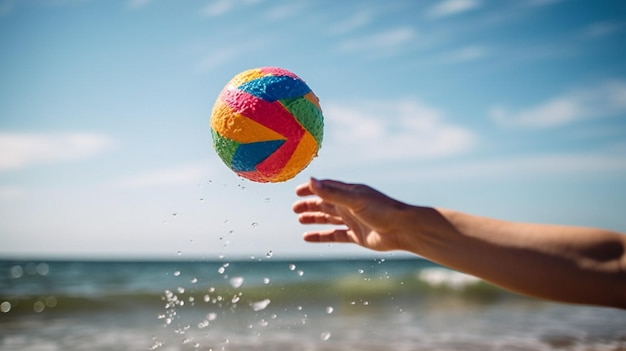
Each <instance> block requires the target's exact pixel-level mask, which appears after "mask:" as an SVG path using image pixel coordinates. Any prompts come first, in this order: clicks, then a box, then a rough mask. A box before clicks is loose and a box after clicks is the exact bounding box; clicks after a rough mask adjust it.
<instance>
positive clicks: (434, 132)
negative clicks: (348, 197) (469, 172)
mask: <svg viewBox="0 0 626 351" xmlns="http://www.w3.org/2000/svg"><path fill="white" fill-rule="evenodd" d="M324 111H325V115H326V116H327V117H328V118H327V121H328V125H329V126H328V128H327V130H328V131H329V132H328V134H329V135H328V137H327V144H328V145H327V147H326V149H328V148H332V149H333V155H335V156H337V155H338V154H341V155H340V156H337V158H338V159H342V160H353V161H363V160H367V161H368V162H375V161H380V160H399V159H401V160H411V159H428V158H437V157H446V156H450V155H455V154H460V153H463V152H466V151H468V150H470V149H472V147H473V146H475V144H476V141H477V140H476V139H477V138H476V136H475V135H474V133H473V132H472V131H470V130H469V129H466V128H464V127H462V126H460V125H455V124H453V123H451V122H448V121H446V119H445V118H444V115H443V113H442V112H441V111H439V110H437V109H436V108H433V107H430V106H428V105H426V104H423V103H422V102H420V101H418V100H413V99H411V100H400V101H379V102H368V103H362V104H358V105H357V104H355V105H344V104H332V103H331V104H327V105H326V106H325V108H324ZM359 155H361V156H359ZM359 157H361V158H362V160H360V159H359Z"/></svg>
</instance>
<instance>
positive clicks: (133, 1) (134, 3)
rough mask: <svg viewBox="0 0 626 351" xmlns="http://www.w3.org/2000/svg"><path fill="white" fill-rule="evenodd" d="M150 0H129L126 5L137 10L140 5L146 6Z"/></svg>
mask: <svg viewBox="0 0 626 351" xmlns="http://www.w3.org/2000/svg"><path fill="white" fill-rule="evenodd" d="M151 1H152V0H129V1H128V7H129V8H130V9H131V10H138V9H140V8H142V7H145V6H147V5H148V4H149V3H150V2H151Z"/></svg>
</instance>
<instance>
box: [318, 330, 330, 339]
mask: <svg viewBox="0 0 626 351" xmlns="http://www.w3.org/2000/svg"><path fill="white" fill-rule="evenodd" d="M330 335H331V334H330V332H328V331H326V332H323V333H322V335H320V338H321V339H322V340H324V341H327V340H328V339H330Z"/></svg>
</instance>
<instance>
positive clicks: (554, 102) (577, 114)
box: [490, 80, 626, 128]
mask: <svg viewBox="0 0 626 351" xmlns="http://www.w3.org/2000/svg"><path fill="white" fill-rule="evenodd" d="M620 113H626V82H624V81H619V80H618V81H610V82H605V83H602V84H598V85H597V86H593V87H587V88H584V89H578V90H574V91H572V92H569V93H565V94H562V95H561V96H557V97H555V98H552V99H550V100H548V101H546V102H543V103H541V104H539V105H537V106H533V107H529V108H526V109H522V110H520V111H517V112H510V111H509V110H508V109H507V108H505V107H499V106H498V107H493V108H492V109H491V111H490V115H491V117H492V118H493V120H495V121H496V122H497V123H499V124H501V125H504V126H514V127H529V128H548V127H554V126H559V125H564V124H568V123H573V122H576V121H578V120H581V119H586V118H599V117H608V116H615V115H617V114H620Z"/></svg>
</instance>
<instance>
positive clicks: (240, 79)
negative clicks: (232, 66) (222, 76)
mask: <svg viewBox="0 0 626 351" xmlns="http://www.w3.org/2000/svg"><path fill="white" fill-rule="evenodd" d="M265 75H266V74H265V73H263V71H261V70H260V69H258V68H256V69H251V70H247V71H245V72H241V73H239V74H238V75H236V76H235V77H234V78H233V79H231V81H230V82H228V84H227V87H228V89H236V88H237V87H238V86H240V85H241V84H243V83H246V82H249V81H251V80H255V79H258V78H262V77H263V76H265Z"/></svg>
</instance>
